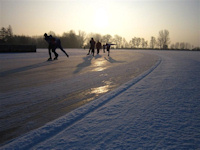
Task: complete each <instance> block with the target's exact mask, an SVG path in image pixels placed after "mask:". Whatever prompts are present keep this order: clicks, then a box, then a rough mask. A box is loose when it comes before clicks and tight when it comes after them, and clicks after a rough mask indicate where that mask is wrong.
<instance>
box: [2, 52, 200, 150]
mask: <svg viewBox="0 0 200 150" xmlns="http://www.w3.org/2000/svg"><path fill="white" fill-rule="evenodd" d="M140 53H153V54H155V55H158V56H159V58H160V60H159V61H158V62H157V63H156V64H155V65H154V66H153V67H152V68H151V69H149V70H148V71H146V72H144V73H143V74H142V75H140V76H138V77H136V78H134V79H133V80H131V81H129V82H127V83H125V84H123V85H122V86H120V87H119V88H117V89H116V90H114V91H111V92H109V93H107V94H105V95H103V96H101V97H100V98H98V99H96V100H94V101H92V102H90V103H88V104H86V105H84V106H82V107H80V108H78V109H75V110H74V111H72V112H70V113H68V114H67V115H65V116H63V117H61V118H58V119H57V120H55V121H53V122H50V123H48V124H46V125H45V126H43V127H41V128H39V129H37V130H34V131H32V132H30V133H28V134H26V135H25V136H22V137H20V138H17V139H16V140H14V141H12V142H11V143H8V144H7V145H5V147H2V149H4V148H21V149H28V148H30V149H139V148H140V149H199V148H200V110H199V108H200V92H199V91H200V86H199V85H200V78H199V76H200V53H199V52H188V51H181V52H178V51H141V52H140Z"/></svg>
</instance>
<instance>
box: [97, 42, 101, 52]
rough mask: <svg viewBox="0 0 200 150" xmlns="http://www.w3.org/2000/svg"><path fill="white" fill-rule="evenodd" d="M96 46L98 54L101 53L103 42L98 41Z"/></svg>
mask: <svg viewBox="0 0 200 150" xmlns="http://www.w3.org/2000/svg"><path fill="white" fill-rule="evenodd" d="M96 48H97V54H99V50H100V49H101V42H99V41H98V42H97V44H96Z"/></svg>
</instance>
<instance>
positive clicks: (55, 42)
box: [44, 33, 69, 60]
mask: <svg viewBox="0 0 200 150" xmlns="http://www.w3.org/2000/svg"><path fill="white" fill-rule="evenodd" d="M44 37H45V38H44V39H45V40H46V41H47V43H48V44H49V46H48V49H49V59H48V60H52V57H51V50H52V52H53V53H54V55H55V58H54V60H57V59H58V53H56V48H60V49H61V51H62V52H63V53H65V55H66V56H67V57H69V55H68V54H67V53H66V52H65V50H64V49H63V48H62V46H61V41H60V39H58V38H55V37H53V36H52V35H49V36H48V35H47V34H46V33H45V34H44Z"/></svg>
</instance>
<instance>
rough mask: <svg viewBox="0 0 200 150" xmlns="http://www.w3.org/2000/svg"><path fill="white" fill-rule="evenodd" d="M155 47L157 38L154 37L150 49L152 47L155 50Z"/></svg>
mask: <svg viewBox="0 0 200 150" xmlns="http://www.w3.org/2000/svg"><path fill="white" fill-rule="evenodd" d="M155 46H156V38H155V37H153V36H152V37H151V41H150V47H151V48H152V49H154V48H155Z"/></svg>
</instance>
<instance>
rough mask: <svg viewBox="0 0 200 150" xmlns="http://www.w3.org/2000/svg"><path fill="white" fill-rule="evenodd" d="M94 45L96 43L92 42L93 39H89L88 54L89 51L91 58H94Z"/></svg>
mask: <svg viewBox="0 0 200 150" xmlns="http://www.w3.org/2000/svg"><path fill="white" fill-rule="evenodd" d="M95 44H96V42H95V41H94V39H93V38H91V40H90V49H89V52H90V50H91V51H92V56H94V49H95ZM89 52H88V55H89Z"/></svg>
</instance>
